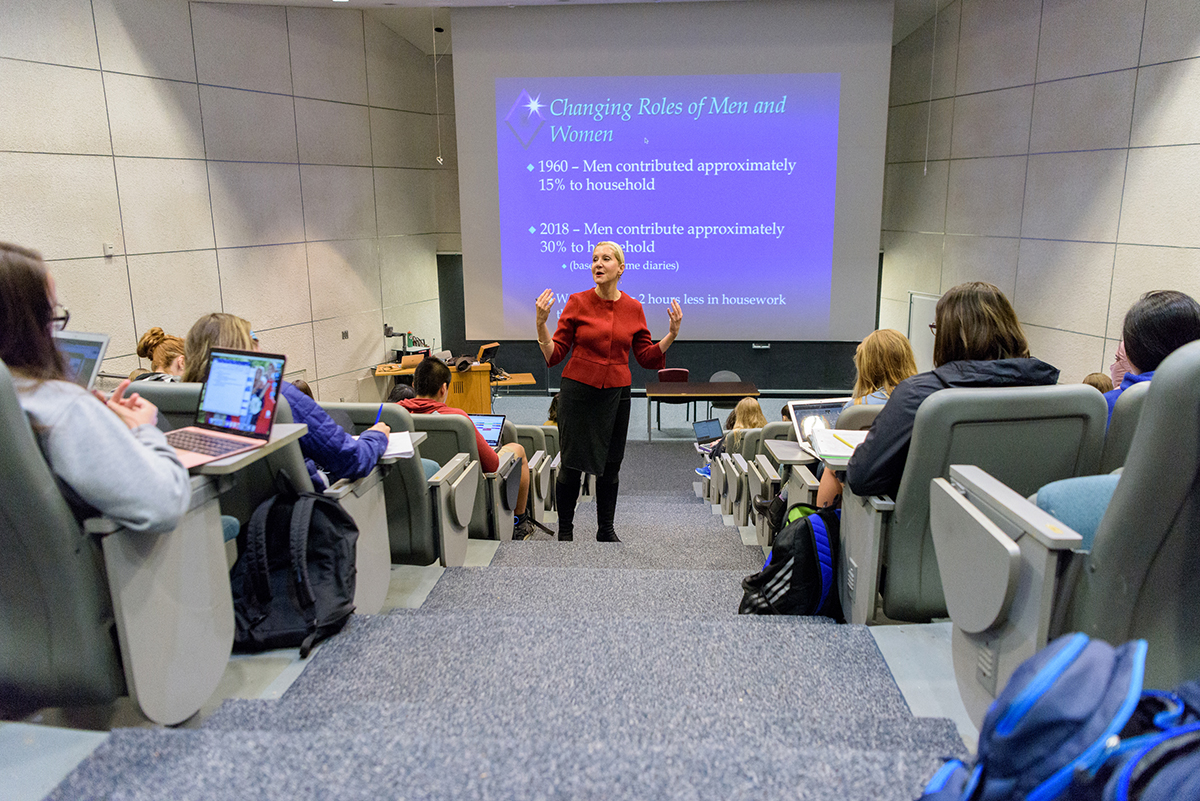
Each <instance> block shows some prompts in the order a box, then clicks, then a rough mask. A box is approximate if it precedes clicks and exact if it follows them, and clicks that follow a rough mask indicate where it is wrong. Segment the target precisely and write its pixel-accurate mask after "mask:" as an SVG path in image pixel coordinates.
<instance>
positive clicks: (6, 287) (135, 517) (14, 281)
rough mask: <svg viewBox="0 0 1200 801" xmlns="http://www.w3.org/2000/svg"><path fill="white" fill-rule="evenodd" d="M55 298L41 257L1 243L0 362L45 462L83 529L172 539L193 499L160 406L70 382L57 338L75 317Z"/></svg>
mask: <svg viewBox="0 0 1200 801" xmlns="http://www.w3.org/2000/svg"><path fill="white" fill-rule="evenodd" d="M55 289H56V288H55V284H54V278H53V277H52V276H51V275H50V273H49V272H47V270H46V266H45V264H44V263H43V262H42V257H41V255H40V254H38V253H37V252H35V251H32V250H28V249H26V248H22V247H19V246H17V245H10V244H6V243H3V242H0V359H3V361H4V364H5V365H7V367H8V369H9V371H10V372H11V373H12V376H13V384H14V386H15V388H16V392H17V400H18V402H19V403H20V404H21V408H22V409H24V410H25V413H26V414H27V415H28V416H29V421H30V423H31V425H32V427H33V433H34V436H35V437H36V438H37V440H38V445H39V446H40V448H41V451H42V453H43V454H44V455H45V457H46V462H47V463H48V465H49V466H50V470H51V471H52V472H53V473H54V474H55V476H57V477H58V479H59V481H60V484H61V486H62V490H63V496H64V497H65V498H66V500H67V502H68V504H70V506H71V508H72V509H73V510H74V511H75V515H76V517H77V518H78V519H80V520H83V519H84V518H87V517H94V516H95V515H96V514H97V513H99V514H101V515H103V516H105V517H107V518H109V519H111V520H114V521H115V522H117V523H119V524H121V525H122V526H124V527H126V528H128V529H130V530H131V531H150V532H161V531H170V530H171V529H173V528H175V526H176V525H177V524H178V523H179V520H180V519H181V518H182V517H183V515H184V513H185V512H186V511H187V506H188V501H189V500H190V498H191V494H192V490H191V484H190V482H189V479H188V472H187V470H186V469H185V468H184V466H183V465H182V464H181V463H180V462H179V459H178V458H177V457H176V456H175V449H174V448H172V447H171V446H170V445H168V444H167V441H166V438H165V437H164V436H163V434H162V432H161V431H159V430H158V428H157V427H156V426H155V422H156V420H157V419H158V409H157V408H156V407H155V406H154V404H152V403H150V402H149V401H147V400H145V399H144V398H142V397H140V396H139V395H138V394H137V393H131V394H128V395H126V394H125V393H126V389H127V388H128V387H129V381H122V382H121V384H120V385H119V386H118V387H117V389H116V391H114V392H113V393H112V395H111V397H105V396H104V395H103V394H101V393H99V392H96V393H89V392H88V391H87V390H86V389H83V388H82V387H80V386H78V385H77V384H75V383H73V382H71V381H68V380H66V369H65V365H64V363H63V358H62V355H61V354H60V353H59V351H58V347H57V346H56V344H55V342H54V339H53V337H52V335H51V332H52V331H55V330H62V329H63V328H65V327H66V325H67V322H68V321H69V320H70V313H69V312H68V311H67V310H66V309H65V308H63V307H62V305H61V304H59V303H58V298H57V294H56V291H55ZM106 407H107V408H106Z"/></svg>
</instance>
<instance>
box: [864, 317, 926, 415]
mask: <svg viewBox="0 0 1200 801" xmlns="http://www.w3.org/2000/svg"><path fill="white" fill-rule="evenodd" d="M854 369H855V370H857V371H858V377H857V378H856V379H855V380H854V400H855V401H856V402H857V401H858V400H860V399H862V398H865V397H866V396H867V395H870V394H871V393H872V392H875V391H877V390H883V394H884V395H888V396H890V395H891V394H892V390H893V389H895V388H896V385H897V384H899V383H900V382H901V381H903V380H904V379H906V378H908V377H909V376H913V375H916V374H917V362H916V360H915V359H914V358H913V349H912V345H910V344H909V342H908V337H906V336H904V334H901V333H900V332H899V331H897V330H895V329H894V328H881V329H880V330H878V331H872V332H871V333H870V334H868V335H867V338H866V339H864V340H863V341H862V342H860V343H859V345H858V347H857V348H856V349H855V351H854Z"/></svg>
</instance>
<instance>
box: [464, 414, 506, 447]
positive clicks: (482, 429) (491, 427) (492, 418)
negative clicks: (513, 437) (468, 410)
mask: <svg viewBox="0 0 1200 801" xmlns="http://www.w3.org/2000/svg"><path fill="white" fill-rule="evenodd" d="M470 417H471V422H472V423H474V424H475V427H476V428H477V429H479V433H480V434H482V435H483V441H484V442H486V443H487V444H488V445H490V446H491V447H493V448H498V447H500V435H501V434H503V433H504V415H502V414H473V415H471V416H470Z"/></svg>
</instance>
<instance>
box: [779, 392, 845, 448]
mask: <svg viewBox="0 0 1200 801" xmlns="http://www.w3.org/2000/svg"><path fill="white" fill-rule="evenodd" d="M849 400H850V398H819V399H817V400H802V401H792V402H790V403H789V404H788V412H790V413H791V415H792V428H793V430H795V432H796V441H797V442H810V443H811V442H812V438H813V432H814V431H816V430H818V429H822V428H833V427H834V425H835V424H836V423H837V419H838V415H840V414H841V413H842V407H843V406H845V405H846V403H847V402H848V401H849Z"/></svg>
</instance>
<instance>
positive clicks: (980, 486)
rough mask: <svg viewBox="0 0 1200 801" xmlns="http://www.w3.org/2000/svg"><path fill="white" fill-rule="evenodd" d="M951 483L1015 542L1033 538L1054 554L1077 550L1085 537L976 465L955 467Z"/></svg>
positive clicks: (951, 473)
mask: <svg viewBox="0 0 1200 801" xmlns="http://www.w3.org/2000/svg"><path fill="white" fill-rule="evenodd" d="M950 482H951V483H952V484H954V486H955V487H956V488H957V489H959V490H960V491H961V492H962V493H963V494H964V495H966V496H967V498H969V499H970V500H971V501H972V502H973V503H975V504H976V505H978V506H983V507H984V508H985V510H986V511H985V513H986V514H987V516H988V517H989V518H990V519H991V520H992V522H993V523H995V524H996V525H997V526H999V527H1000V529H1001V530H1003V531H1005V533H1007V534H1008V536H1009V537H1011V538H1012V539H1014V540H1018V539H1020V537H1021V535H1023V534H1029V535H1030V536H1032V537H1034V538H1035V539H1037V541H1038V542H1040V543H1041V544H1042V545H1043V546H1045V547H1046V548H1048V549H1050V550H1054V551H1061V550H1074V549H1076V548H1079V547H1080V546H1081V545H1082V544H1083V537H1082V536H1081V535H1080V534H1079V533H1078V532H1076V531H1074V530H1073V529H1071V528H1070V527H1069V526H1067V525H1066V524H1065V523H1062V522H1061V521H1059V520H1057V519H1055V518H1054V517H1053V516H1051V515H1049V514H1047V513H1046V512H1045V511H1043V510H1041V509H1039V508H1038V507H1037V506H1036V505H1035V504H1033V503H1031V502H1030V501H1029V500H1028V499H1026V498H1024V497H1022V496H1021V495H1020V494H1018V493H1016V492H1014V491H1013V490H1011V489H1009V488H1008V487H1007V486H1005V485H1004V483H1003V482H1001V481H998V480H997V479H995V478H993V477H992V476H990V475H988V473H987V471H985V470H982V469H981V468H979V467H976V466H974V465H951V466H950Z"/></svg>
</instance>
